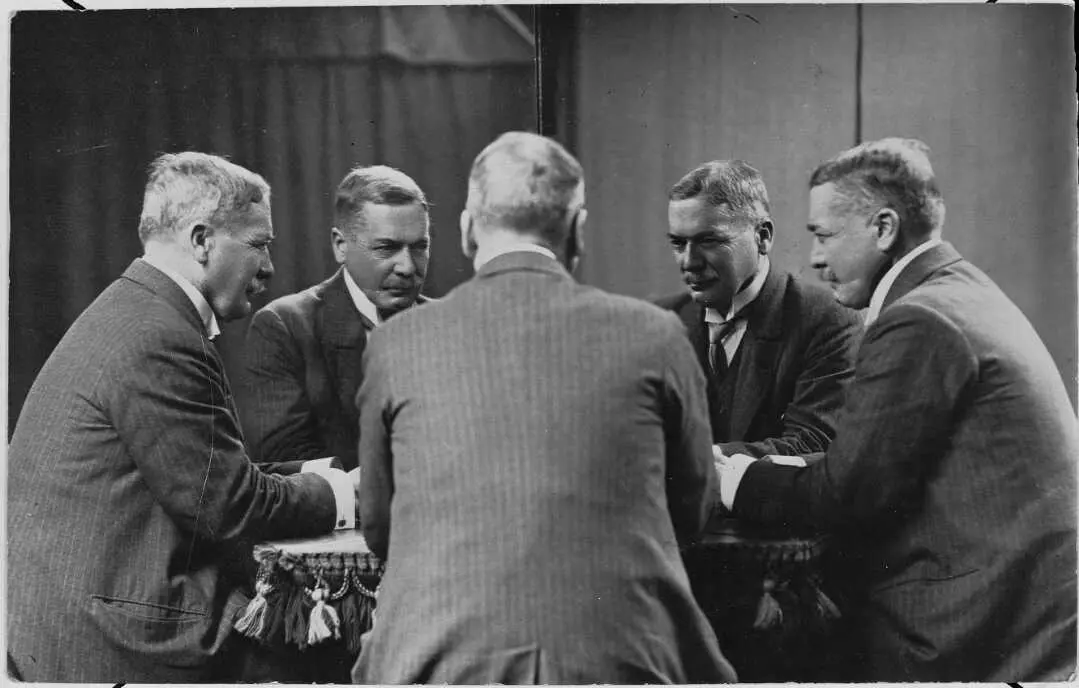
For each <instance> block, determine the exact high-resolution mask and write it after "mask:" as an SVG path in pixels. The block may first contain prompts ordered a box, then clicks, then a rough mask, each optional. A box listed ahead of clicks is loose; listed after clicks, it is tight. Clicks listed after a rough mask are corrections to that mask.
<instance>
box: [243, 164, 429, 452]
mask: <svg viewBox="0 0 1079 688" xmlns="http://www.w3.org/2000/svg"><path fill="white" fill-rule="evenodd" d="M330 241H331V244H332V247H333V253H334V257H335V258H336V259H337V262H338V263H340V264H341V268H340V269H338V270H337V272H336V273H334V275H333V276H332V277H330V278H329V279H327V280H326V281H324V282H322V283H320V284H316V285H315V286H313V287H310V288H309V289H305V290H303V291H301V292H299V293H296V294H289V295H287V296H282V297H281V298H279V299H275V300H274V301H272V302H271V303H270V304H268V305H267V306H266V307H265V308H263V309H262V310H260V311H259V312H258V313H256V314H255V316H254V317H253V318H252V319H251V327H250V329H249V330H248V335H247V375H246V379H245V384H244V385H243V387H242V388H241V392H240V395H239V404H238V405H239V407H240V413H241V418H242V420H243V427H244V431H245V435H246V437H247V441H248V443H249V445H250V447H251V453H252V458H253V459H254V460H255V461H259V462H266V463H273V464H277V466H278V468H281V467H282V464H281V462H284V461H288V460H290V459H318V458H322V457H335V458H336V459H338V460H339V461H340V462H341V465H342V467H343V468H345V469H346V470H350V469H352V468H355V467H356V466H357V465H358V459H357V457H356V441H357V435H356V433H357V428H358V421H357V412H356V405H355V399H356V390H357V389H359V386H360V381H361V380H362V379H363V373H362V371H361V369H360V362H361V360H362V359H363V349H364V345H365V343H366V342H367V335H368V333H369V332H371V331H372V330H373V329H374V328H375V327H377V326H379V325H380V324H381V323H382V322H384V321H385V320H387V319H388V318H390V317H392V316H393V315H394V314H395V313H398V312H400V311H402V310H404V309H406V308H409V307H411V306H412V305H413V304H415V303H423V302H424V301H425V300H426V299H424V297H423V296H421V295H420V289H421V288H422V287H423V282H424V278H425V277H426V276H427V263H428V260H429V258H430V252H431V251H430V244H431V235H430V218H429V217H428V212H427V197H426V196H425V195H424V193H423V191H422V190H421V189H420V187H419V185H417V184H416V182H415V181H413V180H412V178H410V177H409V176H408V175H406V174H405V173H403V172H401V171H399V170H396V169H393V168H391V167H386V166H384V165H376V166H373V167H357V168H356V169H353V170H352V171H350V172H349V173H348V174H347V175H345V178H344V179H342V180H341V183H340V184H339V185H338V187H337V193H336V198H335V200H334V226H333V228H332V229H331V230H330Z"/></svg>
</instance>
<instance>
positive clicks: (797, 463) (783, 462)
mask: <svg viewBox="0 0 1079 688" xmlns="http://www.w3.org/2000/svg"><path fill="white" fill-rule="evenodd" d="M764 458H766V459H768V460H769V461H771V462H772V463H774V464H778V465H780V466H794V467H795V468H805V467H806V460H805V459H803V458H802V457H800V456H785V455H783V454H769V455H768V456H766V457H764Z"/></svg>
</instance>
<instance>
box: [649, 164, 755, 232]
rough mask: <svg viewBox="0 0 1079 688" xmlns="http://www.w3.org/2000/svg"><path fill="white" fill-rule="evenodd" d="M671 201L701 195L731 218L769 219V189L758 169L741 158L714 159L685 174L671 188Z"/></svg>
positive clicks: (702, 198) (705, 200)
mask: <svg viewBox="0 0 1079 688" xmlns="http://www.w3.org/2000/svg"><path fill="white" fill-rule="evenodd" d="M667 198H668V200H670V201H685V200H690V199H694V198H700V199H701V200H703V201H704V202H706V203H708V204H709V205H710V206H712V207H714V208H716V209H717V210H718V211H719V212H720V213H722V214H723V215H726V216H730V217H732V218H744V219H747V220H752V221H754V222H759V221H762V220H770V219H771V207H770V206H769V203H768V189H766V188H765V186H764V180H763V179H762V178H761V173H760V172H759V171H758V170H757V168H755V167H753V166H752V165H750V164H749V163H747V162H745V161H744V160H713V161H712V162H706V163H704V164H703V165H701V166H700V167H698V168H696V169H695V170H692V171H691V172H689V173H687V174H686V176H684V177H682V178H681V179H679V180H678V182H677V183H676V184H675V185H674V186H673V187H671V191H670V193H669V194H668V195H667Z"/></svg>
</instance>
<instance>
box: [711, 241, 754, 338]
mask: <svg viewBox="0 0 1079 688" xmlns="http://www.w3.org/2000/svg"><path fill="white" fill-rule="evenodd" d="M770 267H771V262H770V261H769V260H768V256H767V255H765V254H761V257H760V258H759V259H758V260H757V275H756V276H755V277H754V278H753V281H752V282H750V283H749V285H748V286H747V287H746V288H745V289H743V290H742V291H740V292H738V293H737V294H735V295H734V299H733V300H732V301H731V310H730V312H729V313H726V314H725V315H724V314H721V313H720V312H719V311H717V310H716V309H714V308H705V309H704V321H705V322H707V323H713V324H716V325H718V324H721V323H725V322H727V321H728V320H730V319H732V318H733V317H734V316H736V315H738V313H739V312H740V311H741V310H742V309H743V308H745V307H746V306H748V305H749V304H751V303H753V301H754V300H755V299H756V298H757V297H758V296H760V293H761V289H763V288H764V280H765V279H767V278H768V270H769V268H770Z"/></svg>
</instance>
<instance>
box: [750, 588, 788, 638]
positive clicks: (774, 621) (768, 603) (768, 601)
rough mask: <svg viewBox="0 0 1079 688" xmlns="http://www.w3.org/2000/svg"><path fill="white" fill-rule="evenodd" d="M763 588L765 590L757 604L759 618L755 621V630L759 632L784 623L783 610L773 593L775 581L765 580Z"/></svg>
mask: <svg viewBox="0 0 1079 688" xmlns="http://www.w3.org/2000/svg"><path fill="white" fill-rule="evenodd" d="M762 587H763V588H764V590H763V591H762V592H761V599H760V601H759V602H758V603H757V618H756V619H754V620H753V628H754V630H758V631H763V630H767V629H770V628H775V627H776V626H778V625H781V624H782V623H783V608H782V607H780V606H779V602H778V601H776V598H775V597H774V596H773V595H772V591H774V590H775V587H776V584H775V581H774V580H772V579H771V578H765V579H764V585H763V586H762Z"/></svg>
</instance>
